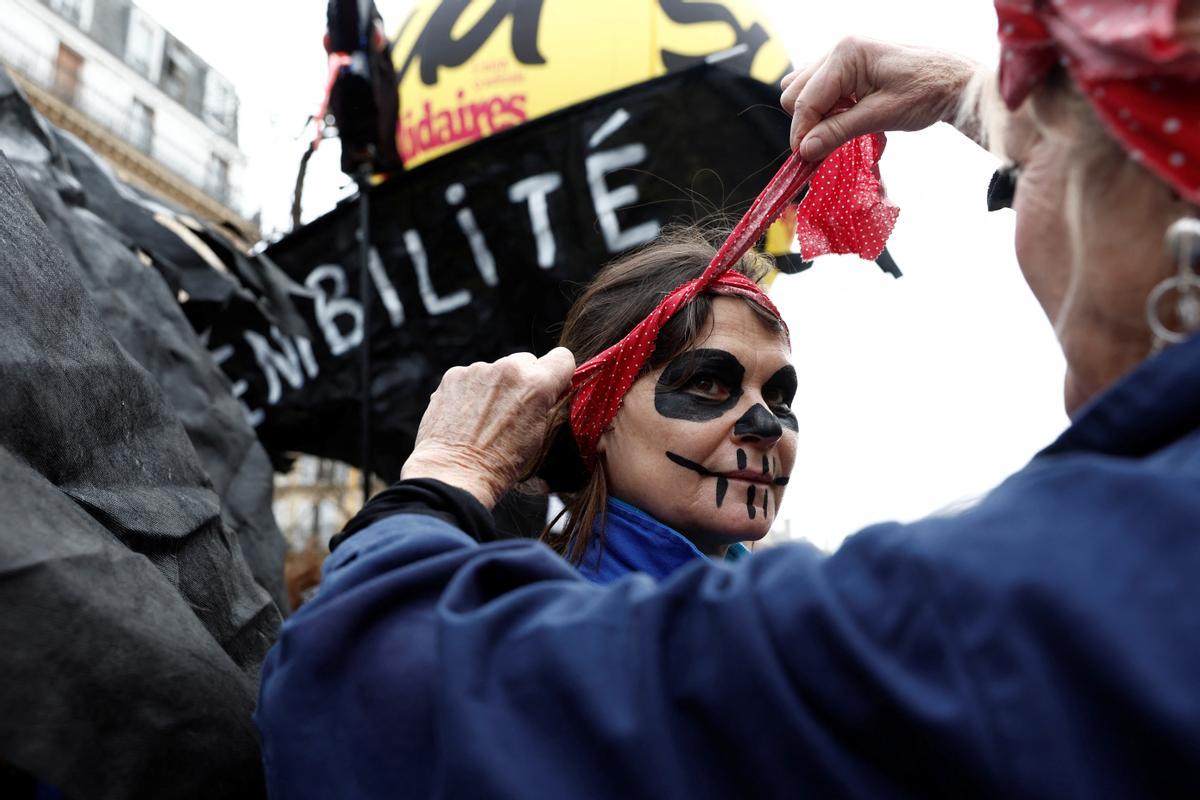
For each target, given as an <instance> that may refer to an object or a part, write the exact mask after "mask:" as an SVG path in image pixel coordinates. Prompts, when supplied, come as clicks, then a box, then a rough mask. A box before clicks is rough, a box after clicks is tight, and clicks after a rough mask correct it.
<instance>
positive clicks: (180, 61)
mask: <svg viewBox="0 0 1200 800" xmlns="http://www.w3.org/2000/svg"><path fill="white" fill-rule="evenodd" d="M194 72H195V67H194V66H193V65H192V62H191V59H189V58H188V57H187V56H186V55H184V54H183V53H180V52H178V51H175V50H172V49H168V50H167V54H166V56H165V58H164V59H163V69H162V88H163V91H164V92H166V93H167V94H168V95H169V96H170V97H171V98H172V99H174V100H176V101H178V102H179V104H180V105H182V106H184V107H187V105H188V96H189V94H190V89H191V84H192V75H193V74H194Z"/></svg>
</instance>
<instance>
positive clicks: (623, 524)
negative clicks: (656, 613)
mask: <svg viewBox="0 0 1200 800" xmlns="http://www.w3.org/2000/svg"><path fill="white" fill-rule="evenodd" d="M597 527H599V521H597ZM749 555H750V550H749V548H747V547H746V546H745V545H744V544H742V543H741V542H736V543H734V544H732V545H730V547H729V549H728V550H727V551H726V552H725V561H727V562H731V563H732V562H734V561H740V560H742V559H743V558H746V557H747V556H749ZM706 558H707V556H705V555H704V554H703V553H701V552H700V550H699V549H698V548H697V547H696V545H694V544H692V543H691V541H690V540H688V539H687V537H685V536H684V535H683V534H681V533H679V532H678V531H676V530H675V529H674V528H670V527H668V526H666V525H664V524H662V523H661V522H659V521H658V520H656V519H655V518H654V517H652V516H650V515H649V514H647V513H646V512H645V511H642V510H641V509H640V508H637V507H636V506H631V505H629V503H626V502H624V501H621V500H618V499H616V498H615V497H610V498H608V505H607V508H606V509H605V514H604V533H603V534H602V535H596V536H593V537H592V538H591V540H590V541H589V542H588V548H587V550H586V551H585V552H584V554H583V558H582V559H580V561H579V564H577V565H576V568H577V569H578V570H579V573H580V574H581V575H583V577H585V578H587V579H588V580H590V581H592V582H593V583H599V584H601V585H608V584H610V583H612V582H613V581H615V580H617V579H618V578H623V577H625V576H626V575H628V574H629V573H631V572H644V573H646V574H647V575H649V576H650V577H652V578H657V579H658V580H662V579H663V578H665V577H667V576H668V575H670V574H671V573H672V572H674V571H675V570H677V569H679V568H680V567H682V566H684V565H685V564H690V563H692V562H693V561H697V560H704V559H706Z"/></svg>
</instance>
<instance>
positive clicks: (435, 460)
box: [400, 347, 575, 508]
mask: <svg viewBox="0 0 1200 800" xmlns="http://www.w3.org/2000/svg"><path fill="white" fill-rule="evenodd" d="M574 370H575V357H574V356H572V355H571V351H570V350H567V349H566V348H564V347H556V348H555V349H553V350H551V351H550V352H549V353H547V354H546V355H545V356H543V357H542V358H536V357H534V355H533V354H532V353H514V354H513V355H510V356H506V357H504V358H502V359H500V360H499V361H496V362H494V363H491V364H485V363H482V362H480V363H476V364H472V365H471V366H469V367H453V368H451V369H450V370H447V372H446V374H445V375H443V376H442V382H441V385H439V386H438V388H437V391H436V392H434V393H433V395H432V396H431V397H430V399H429V407H428V408H427V409H426V410H425V416H423V417H422V418H421V426H420V428H419V429H418V430H417V440H416V444H415V445H414V447H413V452H412V455H411V456H409V458H408V460H407V461H406V462H405V463H404V468H403V469H402V470H401V472H400V477H401V478H437V479H438V480H441V481H444V482H446V483H448V484H451V485H452V486H457V487H459V488H460V489H465V490H466V491H468V492H470V493H471V494H473V495H474V496H475V497H476V498H478V499H479V501H480V502H481V503H483V504H484V505H485V506H487V507H488V508H491V507H492V506H493V505H495V503H496V501H497V500H498V499H499V498H500V496H501V495H502V494H504V492H506V491H507V490H508V489H509V488H510V487H511V486H512V484H513V483H514V482H515V481H516V480H517V478H518V477H520V475H521V472H522V471H523V470H524V469H525V467H526V466H527V465H528V463H529V462H530V460H531V459H532V458H533V457H534V456H535V455H536V454H537V452H538V450H539V449H540V447H541V445H542V441H543V439H544V437H545V435H546V421H547V420H548V419H549V416H550V410H551V409H552V408H553V407H554V404H555V403H556V402H558V399H559V398H560V397H561V396H562V395H563V393H564V392H565V391H566V390H567V387H568V386H569V385H570V382H571V375H572V373H573V372H574Z"/></svg>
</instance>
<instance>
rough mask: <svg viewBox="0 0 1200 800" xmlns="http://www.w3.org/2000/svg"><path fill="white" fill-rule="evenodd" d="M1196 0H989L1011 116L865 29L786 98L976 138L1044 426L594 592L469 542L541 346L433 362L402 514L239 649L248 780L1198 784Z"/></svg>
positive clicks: (1011, 791)
mask: <svg viewBox="0 0 1200 800" xmlns="http://www.w3.org/2000/svg"><path fill="white" fill-rule="evenodd" d="M1198 5H1200V4H1198V3H1197V2H1195V1H1194V0H1188V1H1186V2H1176V1H1175V0H1159V2H1153V1H1147V2H1139V3H1127V2H1117V0H1089V1H1088V2H1075V1H1074V0H1064V1H1063V2H1056V3H1053V4H1051V3H1043V2H1036V1H1035V2H1029V1H1028V0H1020V1H1019V2H1018V0H999V1H998V2H997V9H998V11H999V14H1000V30H1001V38H1002V41H1003V44H1004V55H1003V58H1002V61H1001V70H1000V74H999V84H998V87H999V92H1000V96H1001V97H1003V99H1004V102H1005V104H1006V105H1007V106H1008V108H1009V109H1010V110H1011V113H1005V112H1003V111H1002V110H1000V109H999V108H997V106H998V103H994V102H992V99H991V98H992V97H993V93H994V92H995V91H996V89H995V88H993V87H994V86H995V84H993V83H991V82H990V81H989V80H987V79H986V78H985V77H983V76H981V75H980V74H979V73H978V71H977V70H976V69H974V68H973V67H972V66H971V65H969V64H966V63H965V62H962V61H961V60H959V59H956V58H952V57H949V56H945V55H943V54H938V53H931V52H926V51H919V50H912V49H907V48H899V47H894V46H890V45H884V44H880V43H875V42H863V41H858V40H849V41H846V42H844V43H842V44H841V45H839V47H838V48H836V49H835V50H834V51H833V52H832V53H831V54H830V55H829V56H827V57H826V58H825V59H823V60H822V61H821V62H818V63H817V64H816V65H813V66H812V67H809V68H808V69H806V70H802V71H801V72H800V73H798V74H796V75H793V76H791V77H790V80H788V81H787V82H786V90H785V95H784V105H785V107H786V108H788V109H789V110H793V111H794V112H795V118H796V123H795V127H794V142H795V143H796V145H797V146H798V147H799V148H800V150H801V153H802V154H804V155H805V156H807V157H810V158H814V159H815V158H819V157H821V156H822V155H824V154H826V153H828V152H830V150H831V149H832V148H834V147H836V146H837V145H839V144H840V143H842V142H844V141H846V140H847V139H848V138H850V137H851V136H853V135H855V134H856V133H861V132H865V131H874V130H885V129H919V128H923V127H927V126H928V125H931V124H933V123H934V122H937V121H939V120H948V121H949V120H953V121H955V122H956V123H957V124H958V125H959V126H960V128H962V129H963V130H964V132H967V133H968V134H969V135H972V136H973V137H979V138H983V137H984V133H985V131H989V130H997V131H1003V132H1005V133H1006V134H1007V137H1006V138H1005V139H1003V140H998V139H997V138H995V137H991V138H990V139H989V141H990V142H991V144H992V146H994V147H998V148H1000V149H1001V150H1002V152H1004V153H1005V154H1007V156H1008V157H1009V158H1010V159H1012V160H1013V162H1014V163H1015V166H1016V170H1015V172H1016V174H1017V176H1018V178H1017V182H1016V188H1015V197H1014V199H1013V207H1014V208H1015V210H1016V213H1017V220H1018V222H1017V234H1016V240H1017V255H1018V260H1019V262H1020V264H1021V268H1022V270H1023V272H1024V274H1025V275H1026V278H1027V279H1028V282H1029V284H1030V287H1031V289H1032V290H1033V291H1034V294H1035V295H1036V296H1037V298H1038V300H1039V301H1040V302H1041V303H1042V305H1043V307H1044V308H1045V309H1046V312H1047V314H1048V316H1049V317H1050V319H1051V321H1052V322H1053V323H1054V326H1055V330H1056V332H1057V333H1058V336H1059V339H1060V341H1061V343H1062V346H1063V350H1064V352H1065V354H1066V358H1067V376H1066V400H1067V405H1068V408H1069V409H1070V411H1071V415H1072V424H1071V426H1070V428H1069V429H1068V430H1067V431H1066V432H1065V433H1064V434H1063V435H1062V436H1061V437H1060V438H1059V439H1058V440H1057V441H1056V442H1055V443H1053V444H1052V445H1050V446H1049V447H1048V448H1046V449H1045V450H1043V451H1042V452H1041V453H1039V454H1038V455H1037V456H1036V457H1035V458H1034V459H1033V460H1032V461H1031V462H1030V464H1029V465H1028V466H1027V467H1025V468H1024V469H1022V470H1021V471H1019V472H1018V473H1016V474H1015V475H1013V476H1012V477H1011V478H1009V479H1008V480H1006V481H1005V482H1004V483H1003V484H1001V485H1000V486H999V487H998V488H997V489H996V490H994V491H993V492H992V493H991V494H989V495H988V496H986V497H985V498H983V499H982V500H981V501H980V502H979V503H978V504H977V505H975V506H974V507H973V508H971V509H969V510H966V511H964V512H962V513H959V514H956V515H944V516H939V517H936V518H931V519H927V520H923V521H919V522H916V523H913V524H910V525H899V524H886V525H877V526H873V527H871V528H868V529H867V530H864V531H862V532H860V533H859V534H857V535H856V536H853V537H851V538H850V539H848V540H847V541H846V543H845V544H844V545H843V546H842V547H841V549H840V550H839V551H838V552H836V553H834V554H833V555H830V556H826V555H823V554H821V553H819V552H817V551H816V550H814V549H812V548H810V547H807V546H805V545H802V544H788V545H783V546H780V547H776V548H772V549H770V550H768V551H766V552H764V553H762V554H760V555H757V556H755V557H754V558H753V559H750V560H748V561H747V562H746V564H744V565H740V566H739V567H738V568H736V569H729V568H727V567H726V566H724V565H722V564H719V563H713V562H711V561H706V560H699V561H697V562H696V563H694V564H691V565H689V566H687V567H686V568H683V569H680V570H679V571H678V572H676V573H675V574H674V575H673V576H672V577H671V578H670V579H669V580H666V581H663V582H661V583H659V582H656V581H654V580H653V579H651V578H648V577H646V576H628V577H626V578H624V579H622V580H619V581H617V582H615V583H613V584H612V585H610V586H608V587H597V586H593V585H590V584H588V583H587V582H586V581H583V580H580V579H579V577H578V576H577V575H576V574H575V573H574V571H573V570H571V569H570V568H569V567H568V566H567V565H566V564H564V563H563V562H562V560H561V559H559V558H557V557H556V556H555V555H554V554H552V553H551V552H549V551H548V550H547V549H546V548H544V547H542V546H540V545H538V544H536V543H531V542H510V543H499V544H488V545H483V546H480V545H477V544H476V543H475V542H474V541H472V539H471V538H470V536H468V535H466V533H471V532H472V531H474V530H476V527H477V525H478V524H479V523H478V522H477V520H478V519H481V518H484V507H485V506H486V505H487V504H488V503H490V502H492V501H493V500H494V498H495V497H496V496H497V495H498V493H499V492H500V491H502V490H503V489H504V488H506V487H507V485H508V483H509V482H510V481H511V480H512V479H513V477H515V475H516V473H517V472H518V471H519V465H520V464H521V463H523V461H524V460H525V459H527V458H529V457H530V456H531V455H532V454H533V453H535V452H536V451H537V449H538V448H539V447H540V445H541V442H540V438H541V436H540V432H541V430H542V421H543V420H544V419H545V417H546V415H547V414H549V413H550V410H551V409H552V407H553V406H554V404H555V402H556V400H557V399H558V397H559V396H560V394H561V393H562V392H563V390H564V389H565V388H566V387H567V385H568V382H569V380H570V376H571V373H572V368H573V361H572V359H571V357H570V355H569V354H568V353H567V351H565V350H562V349H559V350H555V351H552V352H551V353H549V354H548V355H547V356H545V357H544V358H542V359H535V358H534V357H533V356H530V355H526V356H516V357H510V358H508V359H503V360H501V361H500V362H497V363H496V364H493V365H476V366H475V367H472V368H471V369H470V370H467V371H461V372H457V373H455V372H452V373H450V374H448V375H447V377H446V379H445V380H444V381H443V383H442V386H441V387H440V388H439V390H438V392H437V393H436V394H435V395H434V396H433V398H432V400H431V404H430V407H429V411H428V412H427V414H426V417H425V419H424V421H423V422H422V428H421V432H420V434H419V436H418V443H417V447H416V449H415V450H414V453H413V456H412V458H411V459H410V461H409V462H408V464H406V466H405V470H404V477H405V478H406V479H407V480H406V481H402V482H401V483H400V484H398V487H397V489H398V490H399V491H409V492H410V503H409V505H408V506H407V507H404V508H396V509H394V510H395V511H398V512H400V513H395V514H393V515H391V516H386V517H380V518H376V519H375V521H374V522H373V523H372V524H370V525H369V526H367V527H365V528H364V529H361V530H359V531H358V532H357V533H356V534H355V535H354V536H353V537H352V538H350V539H349V540H347V541H345V542H344V543H343V544H342V546H341V547H340V548H339V550H338V552H336V553H335V554H334V555H333V556H332V557H331V559H330V562H329V566H328V567H327V578H326V584H325V588H324V589H323V590H322V593H321V594H320V595H319V596H318V598H317V599H316V600H315V601H314V602H313V603H311V604H310V605H309V606H306V607H305V609H303V610H302V611H301V612H300V613H299V614H297V615H296V616H295V617H293V618H292V620H290V621H289V623H288V624H287V625H286V626H285V631H284V634H283V637H282V639H281V641H280V643H279V644H278V645H277V646H276V648H275V650H274V651H273V652H272V654H271V656H270V657H269V658H268V662H267V665H266V667H265V668H264V673H263V674H264V679H263V689H262V693H261V698H260V708H259V718H258V719H259V724H260V727H261V730H262V732H263V735H264V744H265V752H266V758H267V760H266V764H267V771H268V775H269V780H270V782H271V784H272V788H273V790H274V792H275V794H276V796H306V795H311V796H351V795H354V796H429V795H435V794H436V795H438V796H471V797H501V796H504V797H515V796H520V797H565V796H569V797H649V796H654V797H734V796H752V797H792V796H796V795H797V794H808V795H812V796H816V797H869V798H878V797H893V796H912V797H929V796H950V797H979V796H1004V797H1007V796H1022V797H1026V796H1033V797H1089V798H1091V797H1195V796H1200V693H1198V692H1197V683H1196V676H1197V675H1200V616H1198V615H1197V614H1196V613H1195V608H1196V607H1197V606H1198V605H1200V583H1198V582H1197V581H1196V576H1197V575H1198V574H1200V535H1198V532H1200V496H1198V495H1197V491H1196V487H1197V486H1198V485H1200V336H1198V335H1196V334H1195V331H1196V330H1197V329H1198V328H1200V309H1198V308H1197V304H1198V302H1200V295H1198V293H1200V277H1197V275H1196V272H1195V268H1196V266H1197V262H1198V261H1200V219H1197V218H1198V217H1200V102H1198V99H1200V96H1198V95H1200V8H1198ZM851 95H852V96H854V97H855V98H857V100H858V104H857V105H856V106H854V107H853V108H852V109H850V110H848V111H845V112H844V113H840V114H835V115H833V116H830V117H828V118H826V114H827V113H828V112H830V111H831V110H832V109H833V108H834V107H835V104H837V103H838V102H839V101H840V100H841V99H842V98H844V97H846V96H851ZM959 109H965V111H964V112H963V113H960V112H959ZM996 195H998V193H994V199H995V196H996ZM1168 232H1169V233H1168ZM485 385H486V386H492V387H493V388H492V389H491V390H490V391H488V392H486V393H484V392H480V391H479V387H480V386H485ZM463 420H472V421H473V422H472V424H471V425H464V424H463ZM439 481H440V482H441V483H439ZM414 482H415V484H419V483H421V482H424V483H425V484H429V485H436V486H440V487H445V488H442V489H439V490H438V491H439V492H440V494H439V495H438V496H434V497H427V498H423V499H422V498H418V497H416V495H415V491H416V490H415V489H406V486H413V485H414ZM450 486H455V487H460V488H459V489H450V488H449V487H450ZM462 492H465V493H467V494H469V495H471V496H473V497H474V498H476V499H477V500H478V504H475V503H472V502H470V501H469V500H464V498H463V497H462V494H461V493H462ZM452 493H453V494H454V495H455V497H454V501H453V502H445V498H446V497H447V496H448V495H450V494H452ZM439 517H440V518H439ZM464 532H466V533H464ZM334 733H336V736H333V735H331V734H334Z"/></svg>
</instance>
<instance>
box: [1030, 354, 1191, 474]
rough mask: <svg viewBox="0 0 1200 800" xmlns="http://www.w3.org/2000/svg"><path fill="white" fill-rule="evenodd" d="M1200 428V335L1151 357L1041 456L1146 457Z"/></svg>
mask: <svg viewBox="0 0 1200 800" xmlns="http://www.w3.org/2000/svg"><path fill="white" fill-rule="evenodd" d="M1197 428H1200V335H1196V336H1192V337H1191V338H1190V339H1188V340H1187V341H1185V342H1182V343H1180V344H1177V345H1175V346H1173V347H1168V348H1167V349H1166V350H1163V351H1162V352H1161V353H1159V354H1157V355H1155V356H1152V357H1151V358H1148V359H1146V360H1145V361H1143V362H1142V363H1141V364H1139V365H1138V366H1137V367H1135V368H1134V369H1133V370H1132V371H1131V372H1130V373H1129V374H1128V375H1126V376H1125V377H1124V378H1122V379H1121V380H1119V381H1117V382H1116V383H1115V384H1114V385H1113V386H1112V387H1111V388H1109V389H1108V390H1107V391H1105V392H1103V393H1101V394H1100V395H1099V396H1097V397H1096V398H1095V399H1094V400H1092V402H1090V403H1089V404H1088V405H1086V406H1084V408H1083V409H1082V410H1081V411H1080V412H1079V413H1078V414H1077V415H1076V416H1075V419H1074V421H1073V422H1072V424H1071V427H1069V428H1067V429H1066V430H1065V431H1064V432H1063V434H1062V435H1061V436H1059V437H1058V440H1057V441H1055V442H1054V444H1052V445H1050V446H1049V447H1047V448H1046V449H1045V450H1043V451H1042V452H1041V453H1040V454H1039V455H1057V454H1061V453H1071V452H1078V451H1087V452H1094V453H1104V454H1107V455H1113V456H1130V457H1137V456H1144V455H1147V454H1149V453H1153V452H1155V451H1156V450H1160V449H1162V448H1163V447H1165V446H1166V445H1168V444H1170V443H1171V442H1174V441H1176V440H1177V439H1180V438H1182V437H1184V436H1186V435H1187V434H1189V433H1191V432H1192V431H1194V430H1196V429H1197Z"/></svg>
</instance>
